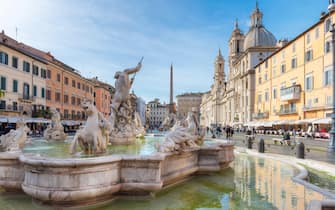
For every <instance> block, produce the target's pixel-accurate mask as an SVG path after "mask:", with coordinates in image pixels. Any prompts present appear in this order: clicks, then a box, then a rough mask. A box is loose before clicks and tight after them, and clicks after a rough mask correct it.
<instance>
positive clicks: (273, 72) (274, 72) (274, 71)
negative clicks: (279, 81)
mask: <svg viewBox="0 0 335 210" xmlns="http://www.w3.org/2000/svg"><path fill="white" fill-rule="evenodd" d="M275 76H276V69H275V68H273V69H272V77H275Z"/></svg>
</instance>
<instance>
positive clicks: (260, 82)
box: [258, 77, 262, 85]
mask: <svg viewBox="0 0 335 210" xmlns="http://www.w3.org/2000/svg"><path fill="white" fill-rule="evenodd" d="M258 84H259V85H260V84H262V77H258Z"/></svg>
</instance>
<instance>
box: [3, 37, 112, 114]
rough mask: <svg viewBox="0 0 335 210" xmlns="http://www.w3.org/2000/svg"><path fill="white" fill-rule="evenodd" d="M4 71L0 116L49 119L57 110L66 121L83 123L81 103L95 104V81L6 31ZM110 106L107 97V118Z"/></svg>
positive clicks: (4, 38) (105, 110)
mask: <svg viewBox="0 0 335 210" xmlns="http://www.w3.org/2000/svg"><path fill="white" fill-rule="evenodd" d="M0 70H1V71H0V77H1V80H0V86H1V89H2V90H4V91H5V96H4V97H2V98H1V102H0V115H20V114H24V113H25V114H27V115H29V116H31V117H48V116H49V115H48V110H49V109H50V108H56V109H57V110H58V111H59V112H60V114H61V117H62V119H71V120H83V119H85V114H84V111H83V109H82V107H81V102H82V101H83V100H84V99H87V100H91V101H92V102H93V101H94V90H95V89H94V88H95V83H94V82H93V81H91V80H89V79H86V78H85V77H83V76H81V75H80V73H79V71H77V70H75V69H73V68H71V67H70V66H68V65H66V64H64V63H63V62H61V61H59V60H57V59H56V58H55V57H54V56H52V55H51V53H49V52H44V51H41V50H39V49H36V48H33V47H31V46H28V45H26V44H23V43H19V42H17V41H16V40H14V39H12V38H11V37H9V36H7V35H6V34H5V33H4V31H2V32H1V33H0ZM97 88H98V89H99V86H97ZM97 91H98V90H97ZM101 100H103V99H101ZM109 102H110V97H109V98H108V96H107V99H106V101H105V103H104V105H103V107H104V109H102V111H103V113H104V114H105V115H108V114H109V112H107V107H108V108H109V105H107V103H109ZM108 110H109V109H108Z"/></svg>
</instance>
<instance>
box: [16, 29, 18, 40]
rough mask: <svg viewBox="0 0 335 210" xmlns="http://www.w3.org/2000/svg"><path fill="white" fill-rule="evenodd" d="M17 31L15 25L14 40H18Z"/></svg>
mask: <svg viewBox="0 0 335 210" xmlns="http://www.w3.org/2000/svg"><path fill="white" fill-rule="evenodd" d="M17 31H18V29H17V27H15V39H16V41H18V40H17Z"/></svg>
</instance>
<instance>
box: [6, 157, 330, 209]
mask: <svg viewBox="0 0 335 210" xmlns="http://www.w3.org/2000/svg"><path fill="white" fill-rule="evenodd" d="M296 174H297V170H296V169H294V168H293V167H291V166H289V165H285V164H282V163H281V162H278V161H273V160H268V159H261V158H253V157H249V156H246V155H238V156H236V159H235V161H234V164H233V165H232V168H229V169H227V170H225V171H222V172H220V173H216V174H212V175H201V176H196V177H193V178H192V179H190V180H188V181H187V182H184V183H181V184H179V185H176V186H173V187H169V188H167V189H165V190H163V191H161V192H159V193H157V194H156V195H155V197H154V198H143V197H140V198H135V197H133V198H129V197H126V198H119V199H117V200H115V201H112V202H110V203H108V204H106V205H104V206H100V207H90V208H82V209H87V210H88V209H89V210H93V209H94V210H114V209H115V210H119V209H122V210H127V209H129V210H150V209H153V210H163V209H164V210H168V209H183V210H188V209H190V210H191V209H201V210H205V209H206V210H209V209H215V210H217V209H225V210H228V209H231V210H235V209H236V210H242V209H249V210H253V209H255V210H261V209H266V210H268V209H270V210H271V209H281V210H282V209H285V210H290V209H299V210H300V209H306V208H307V206H308V204H309V202H310V201H311V200H315V199H320V200H322V199H325V198H324V197H323V196H322V195H320V194H319V193H317V192H314V191H311V190H308V189H306V188H305V187H304V186H302V185H300V184H296V183H294V182H292V180H291V177H292V176H294V175H296ZM0 209H17V210H20V209H24V210H30V209H48V208H47V207H38V208H37V207H36V206H35V205H33V204H32V202H31V199H30V198H29V197H27V196H25V195H18V194H3V195H1V196H0ZM50 209H51V208H50Z"/></svg>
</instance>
